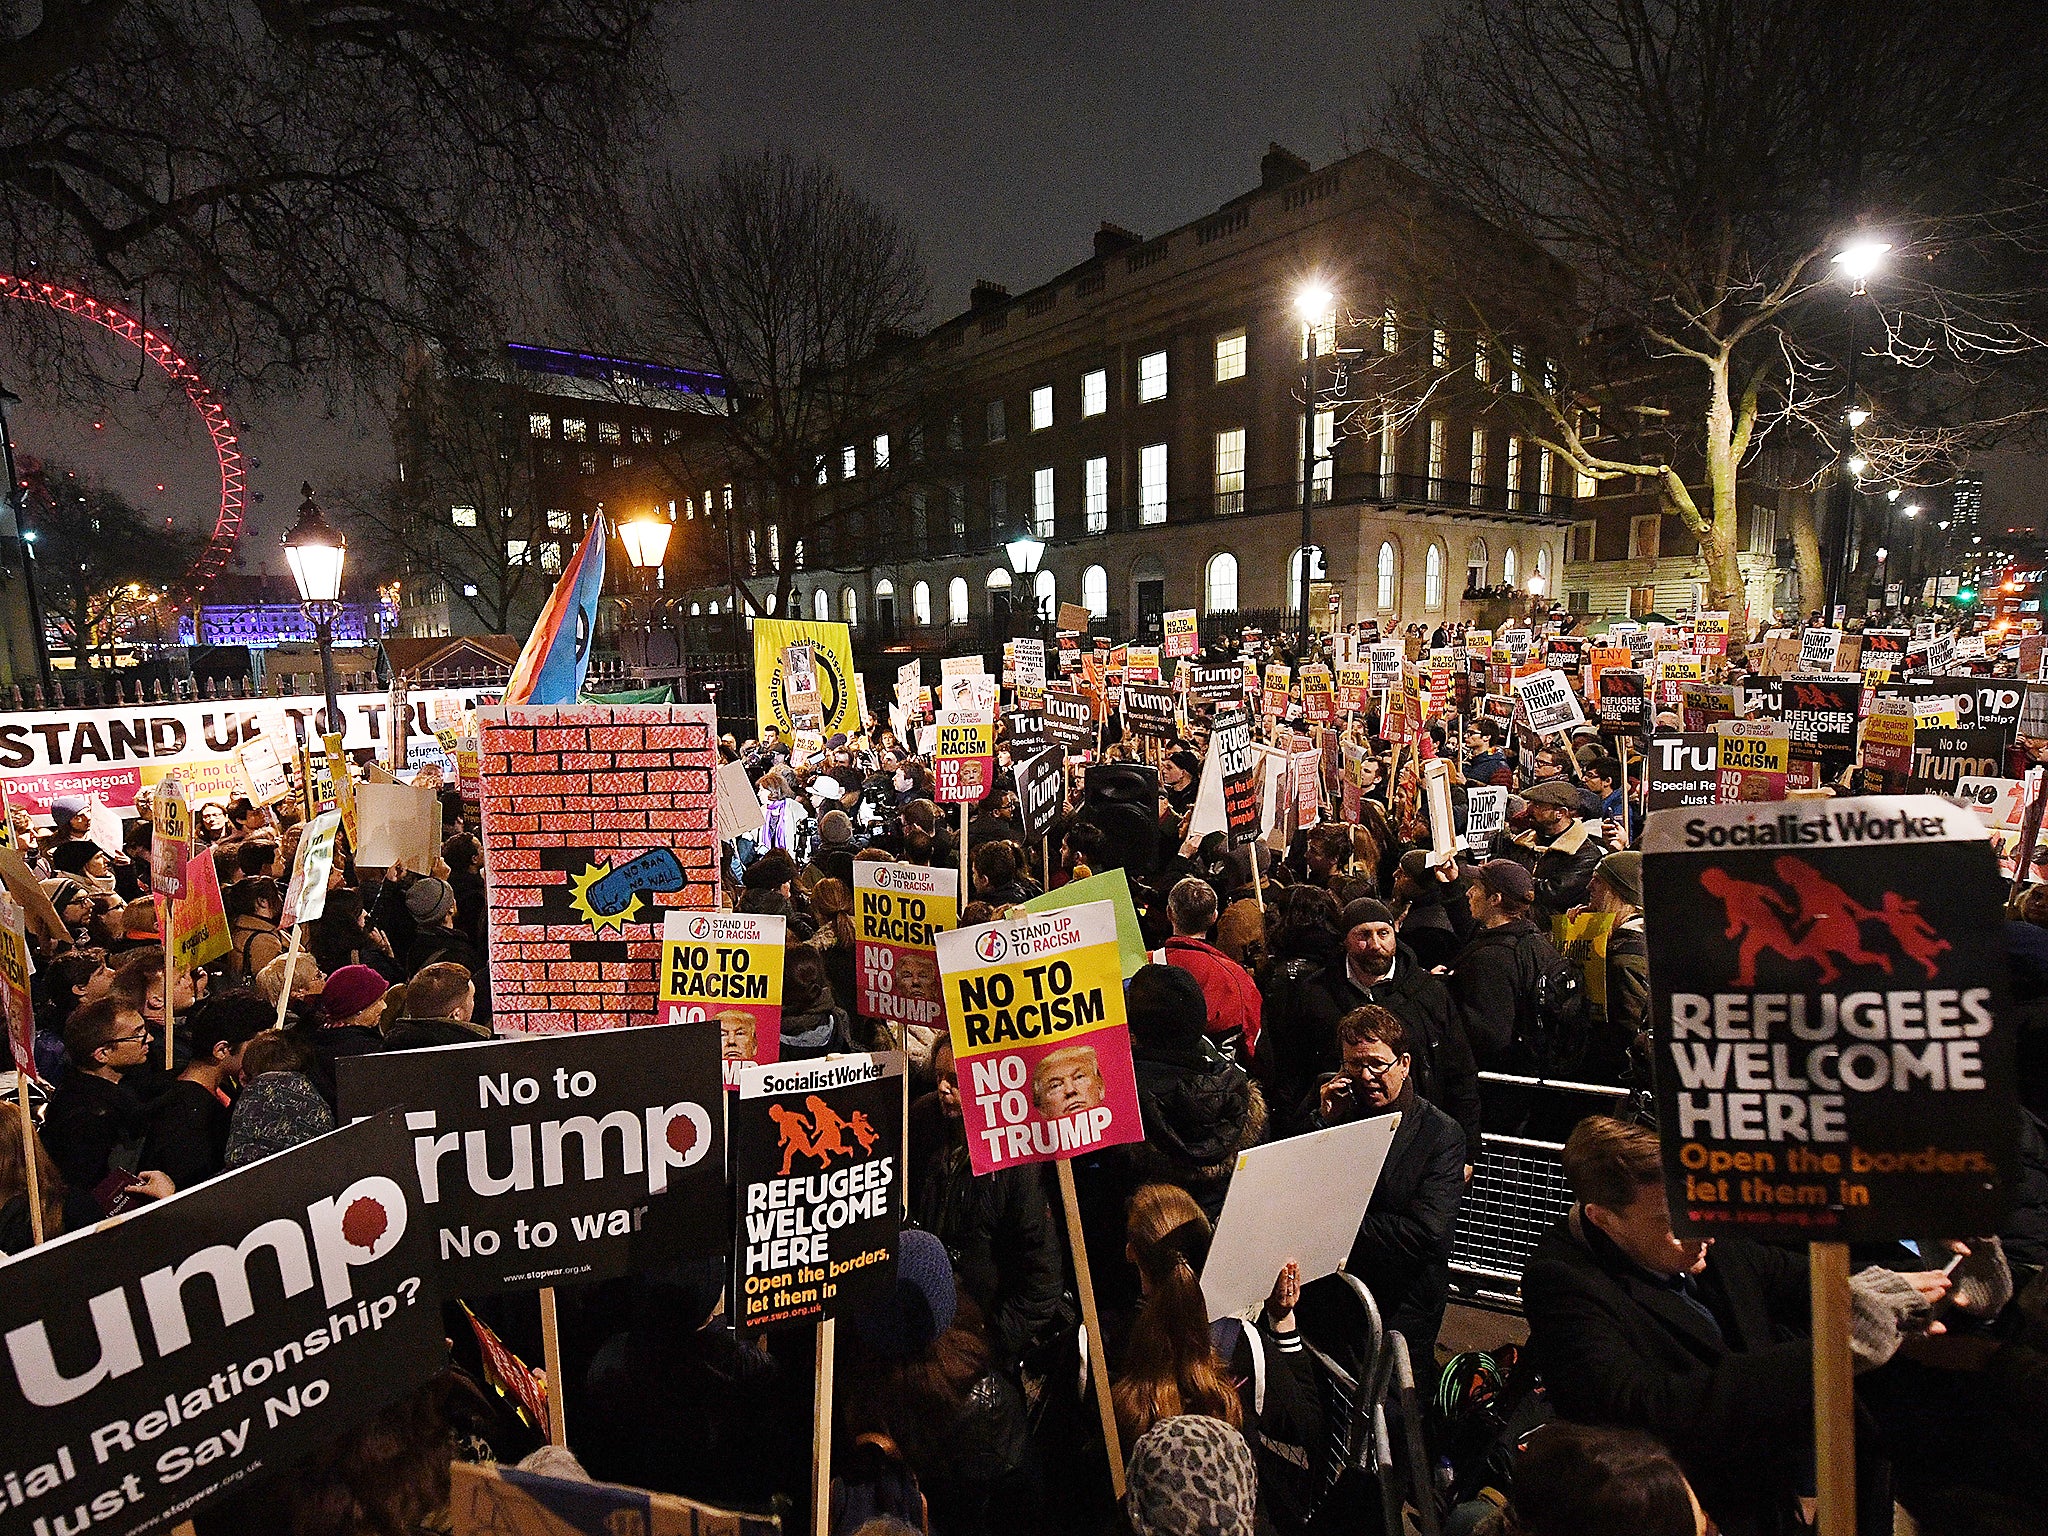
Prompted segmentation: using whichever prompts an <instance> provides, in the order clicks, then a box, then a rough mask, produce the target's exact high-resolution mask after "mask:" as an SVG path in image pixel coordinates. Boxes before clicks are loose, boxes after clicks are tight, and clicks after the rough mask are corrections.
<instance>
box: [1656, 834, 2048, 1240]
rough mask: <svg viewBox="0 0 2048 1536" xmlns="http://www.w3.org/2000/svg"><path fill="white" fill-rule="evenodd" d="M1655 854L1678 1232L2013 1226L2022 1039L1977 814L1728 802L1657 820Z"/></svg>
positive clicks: (1930, 1232)
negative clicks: (2008, 994)
mask: <svg viewBox="0 0 2048 1536" xmlns="http://www.w3.org/2000/svg"><path fill="white" fill-rule="evenodd" d="M1643 846H1644V853H1645V855H1646V857H1645V860H1644V871H1643V873H1644V881H1643V884H1644V906H1645V909H1646V911H1645V915H1646V918H1647V924H1648V928H1649V931H1650V933H1651V935H1652V938H1651V945H1650V1003H1651V1008H1650V1013H1651V1027H1652V1034H1653V1038H1654V1042H1655V1043H1654V1049H1655V1051H1656V1054H1657V1072H1656V1085H1657V1123H1658V1126H1659V1128H1660V1132H1661V1135H1662V1137H1663V1142H1664V1159H1665V1161H1664V1172H1665V1183H1666V1188H1667V1190H1668V1192H1669V1195H1670V1203H1671V1219H1672V1225H1673V1227H1674V1229H1675V1230H1677V1231H1679V1232H1680V1233H1690V1234H1697V1235H1700V1236H1706V1237H1713V1236H1721V1235H1727V1234H1729V1233H1731V1232H1736V1231H1741V1232H1745V1233H1749V1234H1753V1235H1764V1236H1768V1235H1772V1234H1774V1233H1777V1234H1783V1235H1787V1236H1798V1237H1801V1238H1805V1239H1809V1240H1819V1241H1836V1242H1877V1241H1883V1240H1886V1239H1896V1238H1902V1237H1913V1238H1934V1237H1961V1238H1968V1237H1971V1236H1975V1235H1980V1234H1982V1233H1985V1232H1995V1231H1997V1230H1999V1226H2000V1222H2001V1220H2002V1218H2003V1216H2004V1214H2005V1212H2006V1210H2007V1208H2008V1207H2009V1205H2010V1203H2011V1199H2012V1190H2013V1187H2014V1181H2015V1179H2016V1177H2017V1169H2016V1166H2015V1163H2014V1158H2015V1156H2016V1137H2017V1128H2018V1123H2019V1109H2018V1103H2017V1098H2016V1091H2015V1083H2014V1065H2013V1062H2014V1038H2015V1034H2016V1030H2015V1029H2014V1028H2013V1027H2012V1026H2010V1025H2009V1024H2006V1023H2004V1022H2003V1021H2002V1020H2001V1018H2000V1010H2001V1006H2002V1003H2003V995H2004V984H2005V981H2004V979H2005V969H2006V966H2005V955H2004V949H2003V945H2002V942H2001V940H2000V933H2001V931H2002V913H2001V911H2000V906H1999V899H2000V893H2001V889H2002V887H2001V885H2000V883H1999V881H1998V879H1997V872H1996V869H1995V867H1994V866H1993V861H1992V856H1991V851H1990V847H1989V844H1988V842H1987V841H1986V837H1985V831H1984V828H1983V826H1982V825H1981V824H1980V823H1979V822H1978V821H1977V819H1976V817H1975V816H1974V815H1973V814H1972V813H1971V812H1969V811H1966V810H1963V809H1961V808H1959V807H1957V806H1953V805H1950V804H1949V803H1948V802H1947V801H1944V800H1939V799H1936V798H1934V797H1932V796H1887V797H1878V798H1872V799H1862V800H1832V801H1827V802H1812V803H1808V802H1798V801H1794V802H1790V803H1788V804H1785V805H1781V806H1769V807H1750V806H1726V807H1720V808H1715V809H1701V810H1686V811H1671V812H1666V813H1664V814H1662V815H1657V816H1653V817H1651V818H1650V822H1649V826H1648V829H1647V831H1646V832H1645V834H1644V844H1643ZM1906 891H1912V892H1914V893H1915V894H1914V895H1913V896H1911V897H1908V896H1906V895H1904V894H1903V893H1904V892H1906ZM1658 935H1670V936H1673V937H1671V938H1668V939H1662V940H1660V939H1659V938H1658V937H1657V936H1658Z"/></svg>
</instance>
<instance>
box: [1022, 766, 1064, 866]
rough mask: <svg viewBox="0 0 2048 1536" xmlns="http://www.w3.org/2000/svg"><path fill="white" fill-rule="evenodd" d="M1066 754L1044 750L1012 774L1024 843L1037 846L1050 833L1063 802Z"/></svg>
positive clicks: (1057, 818)
mask: <svg viewBox="0 0 2048 1536" xmlns="http://www.w3.org/2000/svg"><path fill="white" fill-rule="evenodd" d="M1066 759H1067V754H1066V753H1065V752H1063V751H1062V750H1060V748H1058V747H1047V748H1046V749H1045V750H1044V751H1043V752H1039V753H1036V754H1034V755H1032V756H1031V757H1027V758H1025V759H1024V760H1023V761H1022V762H1020V763H1018V764H1017V765H1016V767H1015V768H1014V769H1013V770H1012V772H1013V773H1014V774H1015V775H1016V780H1017V810H1018V814H1019V816H1020V817H1021V818H1022V823H1023V826H1022V830H1023V833H1024V836H1025V838H1026V840H1027V841H1031V842H1036V841H1037V840H1038V839H1039V838H1041V837H1044V836H1046V835H1047V834H1048V833H1050V832H1051V831H1052V827H1053V823H1054V822H1056V821H1058V820H1059V815H1060V808H1061V806H1062V804H1063V803H1064V801H1065V798H1066V795H1065V791H1066V786H1067V773H1066Z"/></svg>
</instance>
